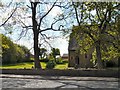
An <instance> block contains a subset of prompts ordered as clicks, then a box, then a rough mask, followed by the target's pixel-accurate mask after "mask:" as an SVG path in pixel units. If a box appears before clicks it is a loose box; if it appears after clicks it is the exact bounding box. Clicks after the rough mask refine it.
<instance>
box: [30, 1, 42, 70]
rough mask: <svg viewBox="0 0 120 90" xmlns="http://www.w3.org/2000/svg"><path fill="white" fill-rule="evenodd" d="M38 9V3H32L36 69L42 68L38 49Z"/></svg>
mask: <svg viewBox="0 0 120 90" xmlns="http://www.w3.org/2000/svg"><path fill="white" fill-rule="evenodd" d="M36 7H37V2H31V8H32V24H33V34H34V67H35V68H41V65H40V60H39V48H38V37H39V30H38V29H37V21H36Z"/></svg>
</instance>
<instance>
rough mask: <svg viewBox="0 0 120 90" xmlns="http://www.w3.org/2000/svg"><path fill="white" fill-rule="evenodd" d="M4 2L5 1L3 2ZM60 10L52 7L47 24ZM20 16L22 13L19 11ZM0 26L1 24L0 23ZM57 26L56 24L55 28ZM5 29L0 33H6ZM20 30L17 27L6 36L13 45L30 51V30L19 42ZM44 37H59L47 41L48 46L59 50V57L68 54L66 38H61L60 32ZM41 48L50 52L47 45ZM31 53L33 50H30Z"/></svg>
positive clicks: (1, 28) (31, 42)
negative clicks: (15, 44)
mask: <svg viewBox="0 0 120 90" xmlns="http://www.w3.org/2000/svg"><path fill="white" fill-rule="evenodd" d="M5 1H6V0H5ZM50 7H51V6H50V5H48V6H47V7H46V10H47V9H49V8H50ZM7 10H9V11H10V10H12V8H8V9H7ZM8 13H9V12H7V13H3V14H2V15H0V18H1V19H3V18H5V19H6V17H7V16H8ZM62 13H63V12H62V10H61V9H60V8H59V7H54V8H53V9H52V11H51V12H50V13H49V16H48V18H49V19H47V22H48V23H49V22H51V21H52V19H53V18H54V17H56V16H57V15H59V14H62ZM21 14H22V11H21ZM0 21H1V20H0ZM9 22H12V20H11V19H10V20H9ZM24 22H25V23H27V24H30V19H27V20H25V21H24ZM0 24H1V23H0ZM57 25H58V24H56V27H57ZM4 29H5V28H3V27H0V33H4V34H5V33H6V31H5V30H4ZM20 29H21V28H20V27H17V28H15V30H14V32H13V33H12V34H6V35H7V36H9V37H10V38H11V39H12V40H13V41H14V42H15V43H17V44H20V45H25V46H26V47H28V48H29V49H31V48H32V47H33V36H32V30H31V31H28V34H27V35H26V36H25V37H22V38H21V39H20V40H18V38H19V35H20V34H21V30H20ZM45 34H46V35H48V36H60V38H55V39H52V40H48V42H49V43H50V45H51V46H52V47H54V48H59V49H60V53H61V55H63V54H67V53H68V38H67V39H66V38H65V37H63V36H62V34H61V32H45ZM43 47H45V48H47V49H49V50H50V47H49V45H44V46H43ZM31 52H32V53H33V49H32V50H31Z"/></svg>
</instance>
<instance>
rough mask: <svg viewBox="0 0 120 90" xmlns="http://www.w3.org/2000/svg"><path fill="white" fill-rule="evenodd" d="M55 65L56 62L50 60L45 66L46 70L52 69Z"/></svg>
mask: <svg viewBox="0 0 120 90" xmlns="http://www.w3.org/2000/svg"><path fill="white" fill-rule="evenodd" d="M55 65H56V62H55V61H54V60H50V61H49V62H48V63H47V65H46V68H48V69H53V68H54V67H55Z"/></svg>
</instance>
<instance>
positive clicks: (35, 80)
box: [0, 74, 118, 90]
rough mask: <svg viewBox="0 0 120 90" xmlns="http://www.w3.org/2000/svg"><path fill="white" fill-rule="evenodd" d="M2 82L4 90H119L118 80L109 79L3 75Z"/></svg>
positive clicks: (0, 76)
mask: <svg viewBox="0 0 120 90" xmlns="http://www.w3.org/2000/svg"><path fill="white" fill-rule="evenodd" d="M0 80H2V88H4V89H3V90H5V88H6V89H7V90H9V89H8V88H12V89H11V90H13V88H17V89H20V90H21V89H25V88H32V89H34V88H36V89H37V88H41V89H42V88H46V89H47V88H52V89H53V88H54V89H61V88H76V89H77V88H82V89H84V90H93V89H95V88H100V89H102V90H103V89H105V90H108V89H109V90H114V89H115V90H118V79H117V78H108V77H105V78H104V77H68V76H38V75H37V76H36V75H9V74H8V75H4V74H1V75H0ZM46 89H45V90H46ZM15 90H16V89H15ZM29 90H31V89H29ZM71 90H73V89H71ZM80 90H81V89H80Z"/></svg>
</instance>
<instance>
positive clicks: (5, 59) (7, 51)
mask: <svg viewBox="0 0 120 90" xmlns="http://www.w3.org/2000/svg"><path fill="white" fill-rule="evenodd" d="M0 35H1V37H2V63H3V64H6V63H16V56H15V55H16V49H15V46H14V43H13V42H12V41H11V40H10V38H7V37H6V36H4V35H3V34H0Z"/></svg>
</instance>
